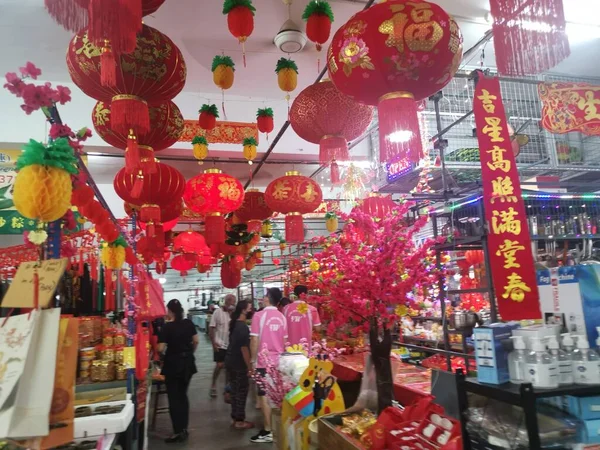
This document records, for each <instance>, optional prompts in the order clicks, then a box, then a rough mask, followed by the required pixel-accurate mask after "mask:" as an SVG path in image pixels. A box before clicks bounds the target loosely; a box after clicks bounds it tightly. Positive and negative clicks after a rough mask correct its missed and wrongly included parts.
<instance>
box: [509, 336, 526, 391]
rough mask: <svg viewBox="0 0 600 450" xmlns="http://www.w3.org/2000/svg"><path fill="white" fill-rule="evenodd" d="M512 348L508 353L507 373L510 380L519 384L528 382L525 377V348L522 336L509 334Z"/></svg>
mask: <svg viewBox="0 0 600 450" xmlns="http://www.w3.org/2000/svg"><path fill="white" fill-rule="evenodd" d="M510 338H511V339H512V341H513V347H514V350H513V351H512V352H510V354H509V355H508V373H509V375H510V382H511V383H514V384H521V383H526V382H528V379H527V377H526V373H527V372H526V370H527V350H526V346H525V340H524V339H523V336H511V337H510Z"/></svg>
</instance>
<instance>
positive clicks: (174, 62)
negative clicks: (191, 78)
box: [67, 25, 186, 141]
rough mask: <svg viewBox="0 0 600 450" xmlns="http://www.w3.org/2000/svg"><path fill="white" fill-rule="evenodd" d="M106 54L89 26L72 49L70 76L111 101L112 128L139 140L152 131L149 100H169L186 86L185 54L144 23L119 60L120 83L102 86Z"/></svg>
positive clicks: (99, 97)
mask: <svg viewBox="0 0 600 450" xmlns="http://www.w3.org/2000/svg"><path fill="white" fill-rule="evenodd" d="M101 56H102V49H101V48H99V47H96V46H95V45H94V44H93V43H92V42H90V40H89V39H88V35H87V33H86V30H83V31H81V32H79V33H78V34H77V35H75V37H74V38H73V39H72V40H71V42H70V43H69V48H68V50H67V68H68V70H69V74H70V75H71V79H72V80H73V82H74V83H75V84H76V85H77V86H78V87H79V88H80V89H81V90H82V91H83V92H84V93H85V94H86V95H88V96H90V97H92V98H94V99H96V100H100V101H103V102H105V103H110V105H111V106H110V109H111V115H112V116H111V117H112V125H111V127H112V129H113V130H115V131H117V132H119V133H121V134H124V135H128V136H132V138H130V141H135V138H136V137H137V136H143V135H144V134H146V133H148V132H150V116H149V112H148V104H151V105H156V104H160V103H164V102H166V101H168V100H171V99H172V98H174V97H175V96H176V95H177V94H179V92H181V90H182V89H183V86H184V85H185V79H186V65H185V61H184V60H183V55H182V54H181V51H180V50H179V48H177V46H176V45H175V44H174V43H173V41H171V40H170V39H169V38H168V37H167V36H165V35H164V34H162V33H161V32H159V31H158V30H155V29H154V28H151V27H149V26H147V25H143V26H142V31H141V32H140V33H139V34H138V36H137V46H136V47H135V50H134V51H133V52H132V53H131V54H123V55H121V56H120V57H119V58H118V60H117V61H116V80H115V84H114V87H108V86H104V85H103V84H102V77H101V59H102V58H101Z"/></svg>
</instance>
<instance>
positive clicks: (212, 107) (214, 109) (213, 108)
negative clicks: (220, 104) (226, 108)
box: [198, 103, 219, 119]
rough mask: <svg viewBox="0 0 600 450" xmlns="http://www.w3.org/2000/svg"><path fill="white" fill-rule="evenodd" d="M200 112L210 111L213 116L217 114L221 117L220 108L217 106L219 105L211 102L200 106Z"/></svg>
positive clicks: (217, 116)
mask: <svg viewBox="0 0 600 450" xmlns="http://www.w3.org/2000/svg"><path fill="white" fill-rule="evenodd" d="M198 112H199V113H208V114H210V115H211V116H215V117H216V118H217V119H218V118H219V109H218V108H217V105H209V104H207V103H205V104H204V105H202V106H201V107H200V110H199V111H198Z"/></svg>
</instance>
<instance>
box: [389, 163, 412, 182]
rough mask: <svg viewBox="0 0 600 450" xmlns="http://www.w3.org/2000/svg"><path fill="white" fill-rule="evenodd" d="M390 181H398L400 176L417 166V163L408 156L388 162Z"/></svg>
mask: <svg viewBox="0 0 600 450" xmlns="http://www.w3.org/2000/svg"><path fill="white" fill-rule="evenodd" d="M386 168H387V180H388V183H391V182H392V181H396V180H397V179H398V178H400V177H402V176H404V175H406V174H408V173H410V172H412V171H413V169H414V168H415V164H414V163H412V162H411V161H409V160H408V158H401V159H399V160H397V161H393V162H390V163H387V164H386Z"/></svg>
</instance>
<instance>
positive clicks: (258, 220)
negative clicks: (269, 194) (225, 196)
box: [235, 189, 273, 233]
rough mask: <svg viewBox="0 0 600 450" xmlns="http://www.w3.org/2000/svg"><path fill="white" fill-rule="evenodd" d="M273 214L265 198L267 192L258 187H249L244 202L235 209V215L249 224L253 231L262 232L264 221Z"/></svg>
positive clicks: (250, 229) (249, 229) (250, 230)
mask: <svg viewBox="0 0 600 450" xmlns="http://www.w3.org/2000/svg"><path fill="white" fill-rule="evenodd" d="M272 215H273V210H272V209H271V208H269V206H268V205H267V202H266V200H265V194H264V193H262V192H260V191H259V190H258V189H248V190H247V191H246V194H245V195H244V203H242V206H240V208H239V209H237V210H236V211H235V217H237V218H238V219H239V221H240V222H242V223H245V224H247V225H248V231H249V232H251V233H258V232H260V227H261V226H262V223H263V221H265V220H267V219H268V218H269V217H271V216H272Z"/></svg>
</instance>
